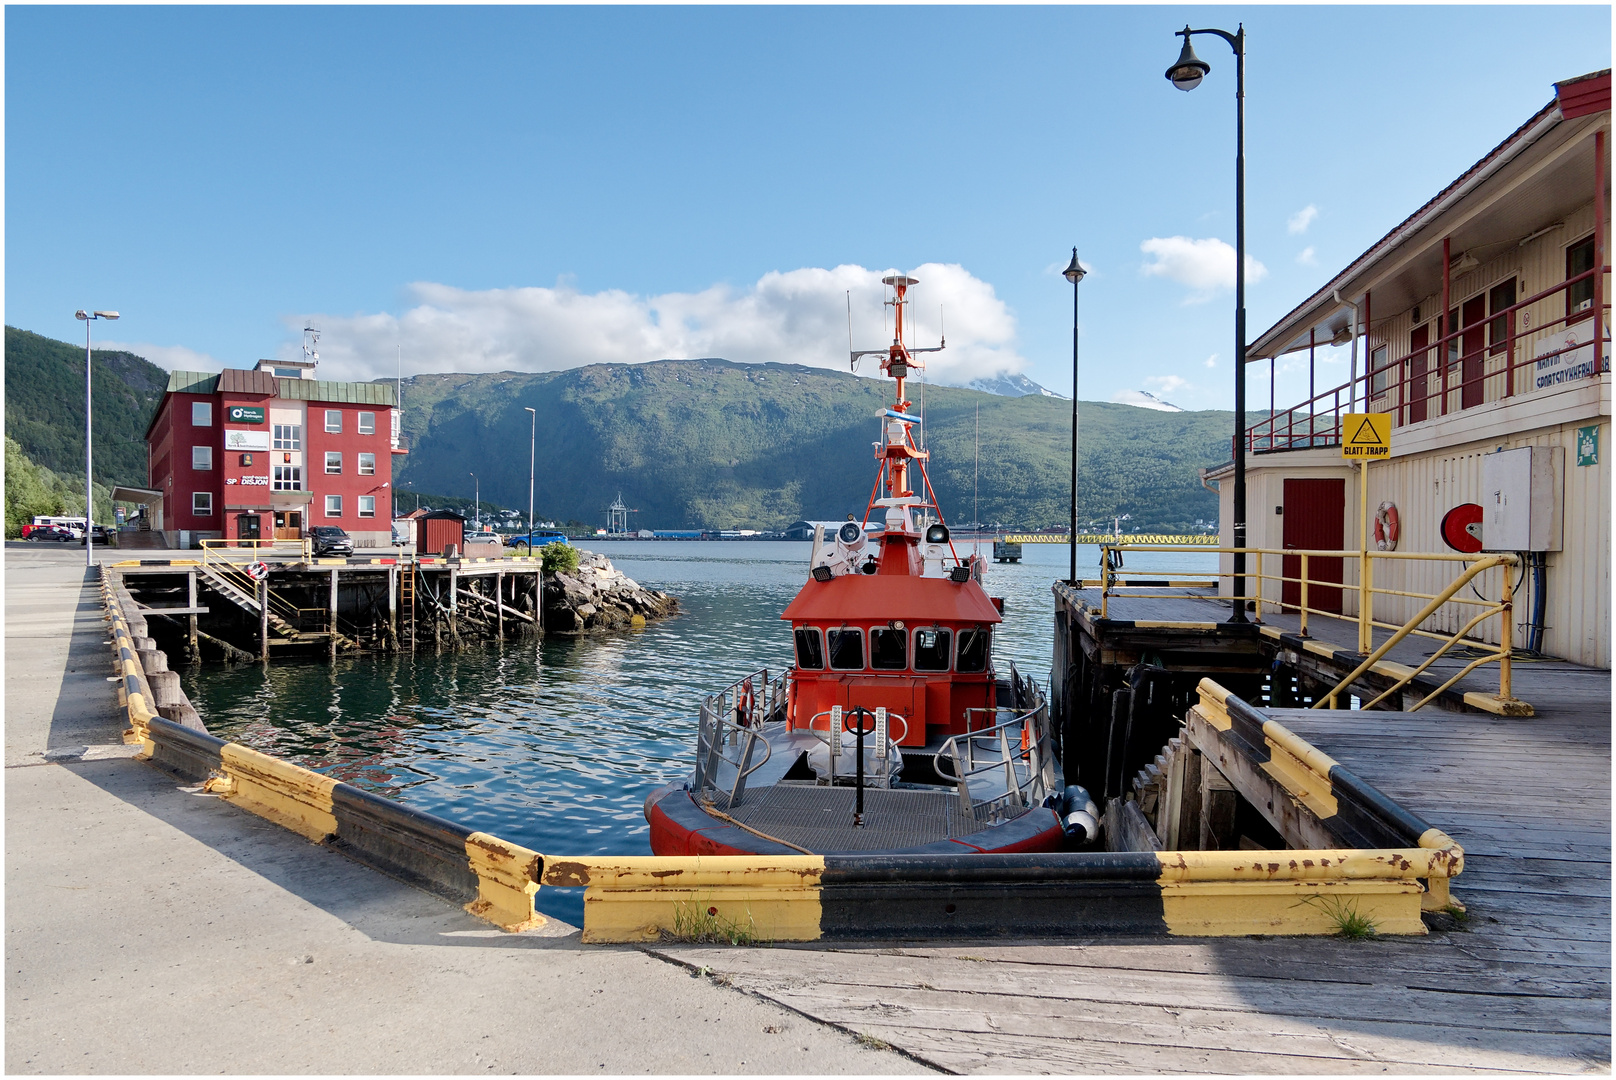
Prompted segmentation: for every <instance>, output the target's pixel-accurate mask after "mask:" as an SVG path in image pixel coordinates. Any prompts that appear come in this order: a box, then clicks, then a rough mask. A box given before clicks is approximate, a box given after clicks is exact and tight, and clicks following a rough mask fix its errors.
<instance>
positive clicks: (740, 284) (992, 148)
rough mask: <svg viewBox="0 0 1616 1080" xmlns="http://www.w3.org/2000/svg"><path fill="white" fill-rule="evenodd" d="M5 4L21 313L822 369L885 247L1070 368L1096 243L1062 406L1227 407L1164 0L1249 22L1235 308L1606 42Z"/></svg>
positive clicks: (1254, 321)
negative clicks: (1071, 263)
mask: <svg viewBox="0 0 1616 1080" xmlns="http://www.w3.org/2000/svg"><path fill="white" fill-rule="evenodd" d="M5 18H6V165H7V169H6V180H7V185H6V211H7V213H6V224H7V229H6V267H7V275H6V322H7V323H8V324H10V325H15V326H21V327H23V328H25V329H29V330H34V331H37V332H39V333H42V334H46V335H49V336H53V337H58V338H64V339H67V340H74V339H75V338H77V336H78V335H79V333H80V332H81V327H80V326H79V324H77V323H75V321H74V320H73V317H72V313H73V311H74V309H75V308H78V307H90V306H94V307H101V308H117V309H119V310H121V311H122V312H123V313H124V319H123V321H122V322H120V323H117V324H114V325H111V326H107V325H105V324H102V325H101V326H98V327H97V332H98V334H100V333H101V331H103V330H105V331H106V332H107V337H108V339H109V340H111V341H116V342H120V343H123V344H126V345H128V346H129V347H133V348H136V349H137V350H138V351H142V352H144V353H145V354H146V355H148V356H151V357H152V358H153V359H154V360H157V361H158V362H161V363H164V364H165V365H167V366H193V365H194V366H203V367H208V366H213V367H217V366H218V365H220V364H228V365H241V366H245V365H248V364H250V363H251V362H252V361H253V360H254V359H256V358H258V357H260V356H274V355H283V354H288V353H293V352H296V350H297V343H298V339H299V334H298V331H299V330H300V329H301V327H302V326H303V325H305V324H306V323H307V322H309V321H311V320H312V321H313V322H314V324H315V325H318V326H320V327H321V329H322V331H323V335H324V336H323V340H322V342H321V352H322V357H323V361H322V373H323V374H326V375H327V376H328V377H371V376H373V375H377V374H390V373H391V372H392V370H393V366H394V359H393V358H394V357H395V355H397V353H396V350H398V349H401V350H402V354H403V358H404V364H405V370H406V372H415V371H441V370H498V369H503V368H528V369H546V368H555V367H564V366H571V365H573V364H577V363H586V362H592V361H596V360H612V359H627V360H651V359H657V358H659V356H663V355H723V356H729V357H730V358H732V359H743V360H780V361H788V362H804V363H822V364H832V365H833V364H837V363H840V362H841V361H840V358H841V357H844V356H845V350H846V347H847V336H848V328H847V307H848V306H849V305H851V306H852V308H853V324H854V336H855V339H856V340H855V344H856V345H858V346H859V347H870V346H872V345H879V344H881V343H882V339H883V332H882V330H881V325H882V324H881V321H880V320H881V307H880V302H881V291H880V286H879V284H878V283H877V278H878V277H879V274H880V272H881V271H883V270H885V269H888V268H896V269H902V270H905V271H912V272H915V273H916V276H918V277H921V279H922V285H921V286H920V287H919V288H918V289H917V290H916V292H915V300H916V308H915V315H916V316H917V317H918V318H919V321H920V337H921V338H922V341H921V343H922V344H924V343H926V339H929V338H932V337H935V334H936V326H937V321H938V318H939V316H938V314H936V313H937V312H938V310H939V308H940V309H941V315H940V317H941V319H942V320H943V321H944V322H945V323H946V329H947V331H948V334H949V337H950V349H949V351H948V352H947V353H945V354H943V356H944V357H945V358H946V359H944V360H939V361H938V362H937V366H936V367H934V370H933V376H934V377H935V378H936V379H937V380H938V381H945V380H946V381H961V380H963V379H965V378H968V377H971V376H973V375H981V374H990V373H992V372H994V371H1015V370H1019V371H1021V372H1022V373H1024V374H1026V375H1028V376H1029V377H1031V378H1033V379H1035V380H1036V381H1038V382H1040V383H1043V384H1044V385H1046V386H1049V387H1050V388H1052V389H1055V390H1058V391H1061V392H1063V393H1065V392H1069V390H1070V387H1071V357H1070V342H1071V287H1070V286H1069V285H1067V283H1066V282H1065V281H1064V280H1063V279H1062V278H1061V277H1060V276H1059V271H1060V269H1061V268H1062V267H1064V265H1065V262H1066V259H1067V258H1068V257H1069V254H1070V250H1071V247H1072V245H1074V244H1076V245H1077V246H1078V248H1079V252H1080V254H1081V256H1082V258H1083V260H1084V262H1085V263H1086V264H1087V265H1089V266H1090V267H1091V269H1092V273H1091V275H1090V277H1089V278H1088V279H1087V280H1086V281H1085V282H1084V283H1083V286H1082V304H1083V309H1082V315H1083V339H1082V340H1083V378H1082V397H1083V398H1084V399H1085V400H1110V399H1113V398H1116V397H1118V396H1119V395H1122V396H1126V395H1127V394H1128V393H1129V392H1131V391H1137V390H1142V389H1143V390H1150V391H1152V392H1155V393H1157V394H1159V395H1161V396H1162V397H1165V398H1167V399H1168V400H1170V401H1174V402H1176V403H1177V404H1179V405H1182V406H1185V407H1188V408H1211V407H1228V405H1229V404H1230V402H1231V401H1232V382H1233V378H1232V366H1231V355H1232V351H1233V348H1232V336H1233V332H1232V316H1231V309H1232V294H1231V292H1230V291H1229V290H1228V289H1227V288H1226V287H1225V285H1224V282H1225V280H1226V279H1227V278H1228V276H1229V271H1231V270H1232V266H1233V259H1232V255H1230V254H1229V253H1228V252H1227V251H1225V250H1223V249H1222V248H1221V247H1220V246H1219V243H1218V242H1222V243H1223V244H1232V243H1233V240H1234V213H1233V155H1234V100H1233V98H1234V70H1233V63H1232V57H1231V55H1230V52H1229V49H1228V47H1227V46H1226V45H1224V44H1223V43H1222V42H1220V41H1217V40H1215V39H1211V38H1198V39H1197V49H1198V50H1199V51H1200V53H1201V55H1202V57H1203V58H1204V59H1206V60H1207V61H1209V62H1210V63H1211V64H1212V73H1211V75H1210V76H1209V77H1208V78H1207V79H1206V81H1205V82H1204V83H1203V84H1202V85H1201V87H1200V88H1199V89H1197V90H1195V91H1194V92H1193V93H1189V94H1185V93H1181V92H1179V91H1177V90H1175V89H1174V88H1173V87H1172V86H1171V85H1170V84H1169V83H1167V81H1166V80H1165V79H1164V78H1163V74H1162V73H1163V71H1164V70H1165V68H1166V66H1167V65H1168V63H1169V62H1171V61H1172V60H1173V59H1174V58H1175V57H1176V56H1177V54H1178V44H1179V43H1178V39H1177V38H1175V37H1174V36H1173V31H1174V30H1176V29H1178V28H1180V27H1182V26H1183V25H1184V24H1185V23H1186V22H1192V23H1194V24H1195V25H1196V26H1221V27H1227V28H1231V29H1232V28H1233V27H1234V25H1235V24H1236V23H1237V22H1238V21H1240V20H1242V19H1244V20H1245V22H1246V27H1247V32H1248V37H1249V56H1248V60H1247V81H1248V84H1249V85H1248V105H1247V157H1248V164H1247V185H1248V219H1247V229H1248V245H1249V251H1250V254H1251V255H1252V257H1253V258H1254V259H1255V260H1257V262H1258V263H1260V264H1261V272H1260V273H1257V272H1256V271H1255V269H1254V272H1253V275H1252V276H1253V278H1254V280H1253V281H1252V283H1251V284H1250V285H1249V288H1248V294H1249V295H1248V307H1249V310H1250V317H1249V324H1250V328H1251V332H1252V336H1253V337H1255V336H1256V334H1257V333H1259V332H1260V331H1261V330H1263V329H1265V328H1266V327H1267V326H1269V325H1270V324H1271V323H1272V322H1273V321H1274V320H1275V319H1277V318H1278V317H1280V316H1281V315H1283V314H1284V313H1285V312H1287V311H1288V310H1289V309H1290V308H1291V307H1292V306H1294V304H1296V303H1297V302H1298V301H1300V300H1301V299H1303V298H1304V297H1306V296H1307V295H1308V294H1310V293H1311V292H1312V291H1313V290H1314V289H1316V288H1317V287H1318V286H1319V285H1320V284H1322V283H1323V282H1324V281H1325V280H1326V279H1327V278H1328V277H1329V276H1330V275H1331V274H1332V273H1333V272H1334V271H1335V270H1337V269H1338V268H1339V267H1341V266H1342V265H1344V264H1345V263H1346V262H1347V261H1349V260H1350V259H1352V258H1353V257H1354V256H1356V255H1357V254H1358V253H1359V252H1361V251H1362V250H1363V249H1364V248H1365V247H1367V246H1368V245H1369V244H1370V243H1372V242H1373V241H1374V240H1375V239H1377V238H1378V237H1379V236H1381V235H1382V234H1383V233H1384V232H1385V231H1386V230H1387V229H1388V228H1390V227H1391V226H1392V225H1394V224H1396V223H1397V222H1398V221H1400V220H1401V219H1402V218H1403V217H1405V216H1406V215H1407V214H1408V213H1409V212H1410V211H1412V210H1413V209H1414V208H1415V207H1417V206H1418V205H1419V204H1420V203H1422V202H1423V201H1424V200H1425V199H1427V198H1429V197H1430V195H1432V194H1433V193H1434V192H1435V191H1436V190H1437V189H1438V188H1440V187H1441V186H1443V185H1444V184H1446V183H1447V182H1448V181H1450V180H1451V179H1452V178H1453V177H1455V176H1456V175H1457V174H1458V173H1459V172H1461V171H1462V170H1463V169H1465V168H1466V167H1468V166H1469V165H1470V164H1471V163H1473V162H1474V161H1475V160H1476V159H1477V158H1479V157H1480V156H1482V154H1484V153H1485V152H1486V151H1487V150H1489V149H1490V148H1492V147H1493V146H1494V145H1496V144H1497V143H1498V142H1499V141H1500V140H1502V139H1503V138H1504V137H1505V136H1506V135H1507V134H1508V133H1509V132H1511V131H1512V130H1514V128H1515V127H1517V126H1518V125H1519V124H1520V123H1521V122H1522V121H1524V120H1525V119H1526V118H1527V117H1528V116H1529V115H1531V114H1532V113H1533V112H1535V111H1536V110H1537V109H1538V108H1540V107H1541V106H1542V105H1544V104H1545V103H1546V102H1547V101H1549V100H1550V98H1551V97H1552V95H1553V87H1552V83H1553V82H1554V80H1556V79H1563V78H1567V77H1570V76H1574V75H1578V74H1582V73H1584V72H1587V71H1591V70H1595V69H1598V68H1603V67H1608V66H1609V65H1610V47H1611V23H1610V20H1611V15H1610V8H1609V7H1608V6H1602V5H1601V6H1581V7H1550V6H1531V7H1502V6H1497V7H1493V6H1488V7H1480V6H1477V7H1457V6H1453V7H1395V6H1363V7H1278V6H1253V7H1249V8H1227V7H1208V8H1185V7H1171V6H1161V7H1032V8H1026V7H947V8H930V7H899V8H893V7H886V8H848V7H812V8H787V7H772V8H750V7H703V8H683V7H659V8H621V7H587V8H530V7H500V8H465V7H459V8H436V7H411V8H392V7H364V8H321V7H273V8H256V7H246V8H240V7H238V8H217V7H170V8H143V7H103V8H76V7H54V6H44V7H15V6H13V7H9V8H7V10H6V16H5ZM1309 208H1311V209H1309ZM928 289H929V291H928ZM1343 368H1344V365H1343ZM1304 378H1305V376H1304ZM1266 382H1267V375H1266V370H1264V372H1263V373H1262V375H1261V377H1260V378H1258V379H1255V380H1254V384H1253V400H1254V401H1255V400H1258V399H1262V400H1264V401H1265V400H1266V397H1267V387H1266ZM1259 387H1260V389H1259ZM1280 396H1281V398H1282V399H1284V398H1285V397H1286V396H1287V389H1286V387H1285V385H1284V384H1283V381H1282V385H1281V388H1280ZM1289 396H1291V397H1295V396H1297V395H1295V394H1294V393H1292V394H1290V395H1289ZM1284 403H1285V402H1284V401H1283V400H1282V401H1281V404H1284Z"/></svg>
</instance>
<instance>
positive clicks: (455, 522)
mask: <svg viewBox="0 0 1616 1080" xmlns="http://www.w3.org/2000/svg"><path fill="white" fill-rule="evenodd" d="M445 544H453V545H454V548H455V551H457V552H460V551H464V550H465V547H466V519H465V518H463V517H461V516H460V515H459V514H457V513H455V512H454V511H452V510H435V511H433V512H432V513H430V514H422V515H421V516H420V517H418V518H416V519H415V553H416V554H417V555H442V554H443V547H444V545H445Z"/></svg>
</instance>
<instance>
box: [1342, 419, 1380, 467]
mask: <svg viewBox="0 0 1616 1080" xmlns="http://www.w3.org/2000/svg"><path fill="white" fill-rule="evenodd" d="M1391 453H1392V414H1391V413H1384V412H1370V413H1362V412H1349V413H1347V414H1346V415H1344V416H1342V418H1341V456H1342V457H1344V458H1374V457H1390V456H1391Z"/></svg>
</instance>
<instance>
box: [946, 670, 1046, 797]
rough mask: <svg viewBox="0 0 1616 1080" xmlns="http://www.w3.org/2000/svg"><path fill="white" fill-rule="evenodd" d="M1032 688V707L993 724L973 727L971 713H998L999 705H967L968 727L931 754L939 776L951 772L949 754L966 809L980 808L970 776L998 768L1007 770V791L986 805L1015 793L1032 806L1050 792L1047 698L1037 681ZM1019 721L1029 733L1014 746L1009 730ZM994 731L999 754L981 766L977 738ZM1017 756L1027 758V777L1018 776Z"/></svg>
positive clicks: (989, 734) (991, 733)
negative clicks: (1047, 780)
mask: <svg viewBox="0 0 1616 1080" xmlns="http://www.w3.org/2000/svg"><path fill="white" fill-rule="evenodd" d="M1031 690H1032V692H1033V694H1034V695H1035V696H1036V698H1037V701H1036V703H1035V704H1034V705H1033V707H1032V708H1030V709H1028V710H1026V711H1025V712H1021V713H1017V714H1015V715H1013V716H1012V717H1011V718H1010V719H1008V720H1004V721H1001V722H1000V723H997V724H994V725H992V726H990V727H985V728H977V729H974V730H973V729H971V728H970V723H971V720H970V717H971V714H972V713H982V712H987V713H993V714H994V715H995V716H996V715H998V713H999V712H1000V711H1001V710H999V709H997V708H991V709H989V708H975V709H967V710H966V711H965V712H966V720H965V723H966V728H967V730H966V731H964V732H962V733H960V734H958V735H953V736H950V737H949V738H948V739H946V740H944V742H943V745H942V746H941V747H939V748H938V750H937V752H936V753H935V754H933V755H932V768H933V769H935V770H936V772H937V774H938V775H939V776H946V775H948V773H945V772H944V771H943V759H944V757H945V756H946V757H947V758H948V764H949V768H950V771H952V772H953V774H954V779H955V782H956V783H957V784H958V786H959V793H960V804H961V807H962V808H963V809H965V810H966V811H968V812H972V813H975V812H977V810H978V808H977V807H976V804H975V803H974V801H973V800H972V798H971V794H970V784H969V780H970V778H971V777H973V776H980V775H982V774H984V773H988V772H993V771H995V770H998V769H1003V770H1004V775H1005V792H1004V794H1003V795H1000V796H996V797H995V798H993V799H991V800H989V801H988V802H987V803H984V804H983V805H984V806H987V807H993V806H995V805H996V804H998V803H1000V802H1004V803H1006V804H1008V802H1009V800H1010V799H1011V798H1012V797H1013V798H1014V799H1015V800H1016V801H1017V802H1018V803H1019V804H1020V805H1021V806H1032V805H1034V804H1035V803H1038V802H1042V801H1043V799H1044V798H1045V797H1047V796H1048V795H1049V794H1050V792H1049V791H1048V789H1047V788H1048V785H1046V784H1045V783H1044V768H1043V765H1044V761H1043V760H1041V759H1042V758H1043V757H1044V755H1045V753H1046V749H1045V745H1044V744H1045V742H1046V740H1047V738H1048V731H1047V730H1046V728H1047V724H1045V723H1044V722H1043V721H1044V720H1045V719H1046V718H1047V712H1046V710H1047V708H1048V702H1047V701H1046V700H1044V699H1043V694H1042V693H1041V692H1039V690H1038V688H1037V686H1036V685H1032V686H1031ZM1005 711H1009V710H1005ZM1018 725H1020V726H1021V730H1022V731H1023V732H1024V733H1026V735H1027V737H1026V741H1025V745H1023V746H1013V745H1012V744H1011V742H1010V737H1009V730H1010V729H1011V728H1013V727H1016V726H1018ZM995 734H997V735H998V740H997V741H998V750H997V753H996V755H995V756H994V758H993V759H992V760H990V761H988V762H987V763H986V764H983V765H981V766H978V765H977V764H976V749H977V745H978V742H979V741H980V740H984V739H991V738H992V737H993V736H994V735H995ZM962 739H963V740H965V757H964V759H963V760H962V759H961V756H960V740H962ZM1018 758H1019V759H1021V760H1023V761H1025V762H1026V778H1025V779H1024V780H1023V779H1020V778H1018V777H1017V776H1016V767H1015V765H1016V760H1017V759H1018ZM1029 792H1031V794H1029Z"/></svg>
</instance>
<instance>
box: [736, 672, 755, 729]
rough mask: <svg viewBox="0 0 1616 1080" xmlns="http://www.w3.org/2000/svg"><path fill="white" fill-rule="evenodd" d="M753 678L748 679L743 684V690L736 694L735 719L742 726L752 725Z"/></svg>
mask: <svg viewBox="0 0 1616 1080" xmlns="http://www.w3.org/2000/svg"><path fill="white" fill-rule="evenodd" d="M752 708H753V699H752V680H751V679H747V680H746V681H745V682H743V683H742V684H741V692H740V693H739V694H737V695H735V720H736V723H738V724H740V725H741V726H742V727H751V726H752Z"/></svg>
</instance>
